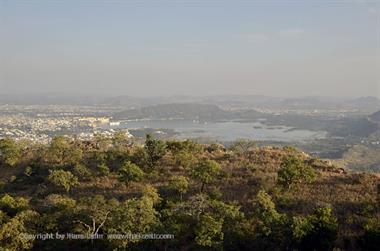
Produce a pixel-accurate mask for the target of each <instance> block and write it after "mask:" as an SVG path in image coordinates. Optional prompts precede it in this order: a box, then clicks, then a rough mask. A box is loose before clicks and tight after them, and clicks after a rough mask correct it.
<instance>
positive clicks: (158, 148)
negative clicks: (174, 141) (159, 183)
mask: <svg viewBox="0 0 380 251" xmlns="http://www.w3.org/2000/svg"><path fill="white" fill-rule="evenodd" d="M144 149H145V151H146V153H147V154H148V159H147V161H148V163H147V165H148V167H150V168H153V167H154V166H155V165H156V164H157V162H158V161H159V160H161V159H162V157H163V156H164V155H165V144H164V142H162V141H161V140H157V139H153V138H152V136H151V135H150V134H147V135H146V139H145V146H144Z"/></svg>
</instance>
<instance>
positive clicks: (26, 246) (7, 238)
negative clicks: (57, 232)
mask: <svg viewBox="0 0 380 251" xmlns="http://www.w3.org/2000/svg"><path fill="white" fill-rule="evenodd" d="M38 216H39V214H38V213H37V212H35V211H32V210H25V211H22V212H20V213H18V214H17V215H16V216H15V217H13V218H11V219H10V220H9V221H7V222H6V223H5V224H3V225H1V226H0V245H1V247H2V248H4V249H2V250H30V249H32V247H33V242H34V240H33V239H31V238H27V237H26V236H25V234H34V233H35V232H36V231H35V225H36V222H37V220H38Z"/></svg>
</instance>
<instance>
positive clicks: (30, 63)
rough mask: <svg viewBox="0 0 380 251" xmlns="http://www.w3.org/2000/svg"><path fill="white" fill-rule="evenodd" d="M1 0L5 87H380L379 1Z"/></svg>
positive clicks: (282, 90) (132, 91)
mask: <svg viewBox="0 0 380 251" xmlns="http://www.w3.org/2000/svg"><path fill="white" fill-rule="evenodd" d="M0 3H1V4H0V18H1V19H0V21H1V22H0V36H1V41H0V53H1V58H2V60H1V62H0V64H1V65H0V66H1V69H0V74H1V75H0V86H1V88H2V90H3V92H4V93H19V92H22V93H29V92H32V93H44V92H46V93H48V92H55V93H57V92H60V93H67V94H75V93H77V94H91V95H93V94H106V95H121V94H125V95H136V96H153V95H175V94H185V95H213V94H215V95H219V94H262V95H271V96H367V95H373V96H380V77H379V72H380V62H379V60H380V52H379V51H380V49H379V46H380V45H379V32H380V21H379V20H380V8H379V7H380V2H379V1H360V0H356V1H354V0H352V1H324V0H321V1H313V0H309V1H295V0H294V1H286V0H284V1H279V0H277V1H274V0H268V1H239V0H238V1H210V0H205V1H200V0H198V1H190V0H187V1H132V0H130V1H127V0H126V1H121V0H118V1H116V0H110V1H105V0H94V1H84V0H82V1H81V0H78V1H67V0H66V1H58V0H56V1H53V0H52V1H48V0H47V1H42V0H41V1H33V0H30V1H18V0H13V1H6V0H0Z"/></svg>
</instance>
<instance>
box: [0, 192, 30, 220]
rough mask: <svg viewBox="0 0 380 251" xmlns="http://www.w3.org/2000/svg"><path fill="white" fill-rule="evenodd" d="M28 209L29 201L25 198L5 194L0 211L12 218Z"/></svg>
mask: <svg viewBox="0 0 380 251" xmlns="http://www.w3.org/2000/svg"><path fill="white" fill-rule="evenodd" d="M28 208H29V201H28V200H27V199H25V198H23V197H12V196H10V195H9V194H5V195H4V196H3V197H1V199H0V210H1V211H2V212H5V213H6V214H7V215H9V216H12V217H13V216H14V215H16V214H17V213H19V212H21V211H24V210H26V209H28Z"/></svg>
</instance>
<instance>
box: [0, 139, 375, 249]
mask: <svg viewBox="0 0 380 251" xmlns="http://www.w3.org/2000/svg"><path fill="white" fill-rule="evenodd" d="M0 158H1V166H0V172H1V175H0V246H1V248H0V250H69V249H74V250H300V251H301V250H377V249H378V247H379V244H380V243H379V239H380V237H379V236H380V234H379V233H380V225H379V222H380V203H379V202H380V185H379V184H380V176H379V175H378V174H376V173H373V174H365V173H364V174H360V173H352V174H350V173H346V172H344V171H343V172H342V171H341V170H340V169H338V168H336V167H335V166H334V165H332V164H331V163H329V161H326V160H320V159H314V158H312V157H310V156H309V155H307V154H305V153H303V152H300V151H299V150H297V149H295V148H292V147H283V148H280V147H258V146H257V145H256V144H254V143H252V142H249V141H243V140H239V141H238V142H235V144H232V146H231V147H230V148H228V149H226V148H224V147H223V146H222V145H219V144H210V145H204V144H198V143H195V142H192V141H188V140H187V141H161V140H158V139H154V138H152V137H151V136H147V138H146V141H145V142H144V144H139V143H137V142H132V141H130V140H128V139H127V138H125V137H124V136H123V134H122V133H120V134H117V135H116V136H115V137H114V138H104V137H102V136H98V137H96V138H95V139H94V141H93V142H84V141H79V140H71V139H68V138H65V137H57V138H55V139H54V140H53V141H52V142H51V143H50V144H48V145H32V144H24V143H22V142H15V141H12V140H10V139H3V140H2V141H0ZM44 233H45V234H49V233H52V236H49V235H43V234H44ZM56 233H58V234H61V235H62V236H63V237H60V238H59V237H57V236H56ZM68 233H70V234H71V235H67V234H68ZM144 234H145V236H142V235H144ZM153 234H163V235H160V236H158V237H157V236H153ZM53 235H54V236H53Z"/></svg>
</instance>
